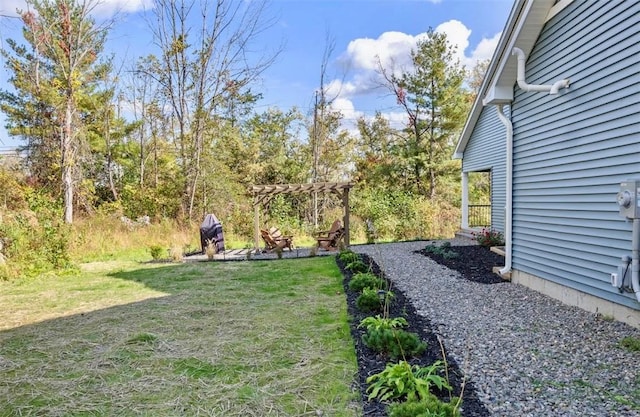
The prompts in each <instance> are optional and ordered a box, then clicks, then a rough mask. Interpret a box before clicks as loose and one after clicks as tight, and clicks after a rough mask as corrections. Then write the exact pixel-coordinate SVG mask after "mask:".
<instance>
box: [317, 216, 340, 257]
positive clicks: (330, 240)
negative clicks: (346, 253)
mask: <svg viewBox="0 0 640 417" xmlns="http://www.w3.org/2000/svg"><path fill="white" fill-rule="evenodd" d="M342 236H344V227H342V223H341V222H340V220H336V221H335V222H333V224H332V225H331V229H329V230H327V231H323V232H317V233H316V236H315V238H316V241H317V242H318V247H319V248H320V249H324V250H337V249H338V243H339V242H340V239H342Z"/></svg>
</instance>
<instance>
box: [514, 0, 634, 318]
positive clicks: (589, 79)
mask: <svg viewBox="0 0 640 417" xmlns="http://www.w3.org/2000/svg"><path fill="white" fill-rule="evenodd" d="M638 39H640V2H637V1H625V0H612V1H607V2H604V1H600V2H595V1H594V2H591V1H574V2H573V3H571V5H570V6H568V7H567V8H566V9H565V10H563V11H562V12H561V13H560V14H558V15H557V16H555V17H554V18H553V19H552V20H551V21H550V22H548V23H547V24H546V26H545V27H544V29H543V31H542V33H541V34H540V36H539V38H538V40H537V42H536V45H535V47H534V49H533V51H532V52H531V54H530V56H529V58H528V60H527V66H526V75H527V82H528V83H530V84H551V83H553V82H555V81H557V80H559V79H562V78H570V79H571V86H570V88H569V90H562V91H561V93H560V94H559V95H557V96H550V95H548V94H546V93H532V92H523V91H522V90H520V89H519V88H518V87H517V86H516V88H515V96H514V102H513V106H512V121H513V125H514V178H513V182H514V190H513V222H514V223H513V267H514V269H517V270H521V271H523V272H527V273H529V274H533V275H536V276H539V277H541V278H544V279H548V280H550V281H553V282H556V283H559V284H562V285H566V286H568V287H571V288H574V289H577V290H580V291H583V292H586V293H589V294H592V295H595V296H597V297H601V298H604V299H606V300H609V301H613V302H616V303H619V304H623V305H626V306H628V307H632V308H635V309H640V305H639V304H638V302H637V301H636V300H635V297H633V296H631V295H621V294H619V293H618V291H617V289H615V288H613V287H612V286H611V285H610V284H609V277H610V273H611V272H616V269H617V266H618V264H619V263H620V258H621V257H622V256H624V255H631V222H630V221H625V220H624V219H623V218H622V217H621V216H620V215H619V214H618V206H617V204H616V193H617V192H618V190H619V184H620V182H621V181H624V180H626V179H628V178H640V42H638ZM630 280H631V277H630V274H629V275H628V276H627V283H629V284H630Z"/></svg>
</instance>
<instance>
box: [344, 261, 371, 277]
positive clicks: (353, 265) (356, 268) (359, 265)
mask: <svg viewBox="0 0 640 417" xmlns="http://www.w3.org/2000/svg"><path fill="white" fill-rule="evenodd" d="M344 268H345V269H346V270H348V271H351V272H352V273H354V274H357V273H359V272H367V271H369V267H368V266H367V264H365V263H364V262H362V261H361V260H357V261H353V262H349V263H348V264H347V266H345V267H344Z"/></svg>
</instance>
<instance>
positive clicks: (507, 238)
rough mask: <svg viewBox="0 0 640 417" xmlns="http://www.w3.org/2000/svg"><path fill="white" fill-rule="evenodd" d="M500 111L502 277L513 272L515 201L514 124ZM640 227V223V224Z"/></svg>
mask: <svg viewBox="0 0 640 417" xmlns="http://www.w3.org/2000/svg"><path fill="white" fill-rule="evenodd" d="M496 110H497V111H498V118H499V119H500V121H501V122H502V124H504V127H505V128H506V129H507V134H506V145H507V146H506V148H507V166H506V169H507V189H506V199H507V201H506V206H505V219H504V243H505V248H504V249H505V251H504V252H505V256H504V268H502V269H501V270H500V275H505V274H508V273H509V272H511V253H512V249H511V248H512V244H511V225H512V220H511V213H512V200H513V161H512V159H513V124H511V120H509V119H508V118H507V116H505V115H504V111H503V108H502V104H498V105H496ZM639 225H640V223H639Z"/></svg>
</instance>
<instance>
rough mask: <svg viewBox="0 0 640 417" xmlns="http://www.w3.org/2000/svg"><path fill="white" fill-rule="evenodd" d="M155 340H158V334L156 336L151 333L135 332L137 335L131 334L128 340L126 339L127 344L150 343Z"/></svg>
mask: <svg viewBox="0 0 640 417" xmlns="http://www.w3.org/2000/svg"><path fill="white" fill-rule="evenodd" d="M156 340H158V336H156V335H153V334H151V333H140V334H137V335H135V336H133V337H132V338H130V339H129V340H127V344H129V345H135V344H152V343H154V342H155V341H156Z"/></svg>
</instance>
